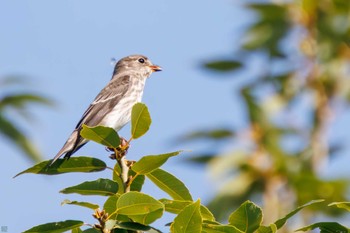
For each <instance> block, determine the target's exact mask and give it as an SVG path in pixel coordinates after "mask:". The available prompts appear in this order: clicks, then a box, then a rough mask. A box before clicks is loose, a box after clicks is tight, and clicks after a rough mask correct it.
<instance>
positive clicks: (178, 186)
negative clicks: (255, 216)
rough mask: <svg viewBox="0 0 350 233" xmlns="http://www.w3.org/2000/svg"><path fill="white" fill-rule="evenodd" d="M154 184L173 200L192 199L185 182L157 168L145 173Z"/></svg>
mask: <svg viewBox="0 0 350 233" xmlns="http://www.w3.org/2000/svg"><path fill="white" fill-rule="evenodd" d="M146 176H147V178H148V179H150V180H151V181H152V182H153V183H154V184H155V185H157V186H158V187H159V188H160V189H161V190H163V191H164V192H166V193H167V194H169V195H170V196H171V197H172V198H174V199H175V200H188V201H192V196H191V194H190V191H189V190H188V189H187V187H186V186H185V184H184V183H183V182H182V181H181V180H179V179H178V178H176V177H175V176H173V175H172V174H170V173H168V172H166V171H164V170H162V169H160V168H158V169H155V170H153V171H152V172H150V173H147V174H146Z"/></svg>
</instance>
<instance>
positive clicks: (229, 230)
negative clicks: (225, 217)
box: [202, 223, 244, 233]
mask: <svg viewBox="0 0 350 233" xmlns="http://www.w3.org/2000/svg"><path fill="white" fill-rule="evenodd" d="M202 232H203V233H221V232H222V233H244V232H243V231H240V230H239V229H237V228H236V227H234V226H231V225H218V224H211V223H203V224H202Z"/></svg>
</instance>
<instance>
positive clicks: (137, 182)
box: [129, 170, 145, 192]
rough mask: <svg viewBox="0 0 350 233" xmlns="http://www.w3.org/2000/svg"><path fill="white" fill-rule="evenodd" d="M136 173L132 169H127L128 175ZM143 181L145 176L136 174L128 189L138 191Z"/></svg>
mask: <svg viewBox="0 0 350 233" xmlns="http://www.w3.org/2000/svg"><path fill="white" fill-rule="evenodd" d="M135 175H136V173H135V172H134V171H133V170H129V176H135ZM144 183H145V176H144V175H138V176H137V177H136V178H135V179H134V180H133V181H132V183H131V185H130V191H138V192H140V191H141V189H142V186H143V184H144Z"/></svg>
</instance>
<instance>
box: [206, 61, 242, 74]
mask: <svg viewBox="0 0 350 233" xmlns="http://www.w3.org/2000/svg"><path fill="white" fill-rule="evenodd" d="M204 67H205V68H207V69H211V70H215V71H221V72H228V71H233V70H236V69H239V68H241V67H242V63H241V62H238V61H233V60H219V61H213V62H208V63H205V64H204Z"/></svg>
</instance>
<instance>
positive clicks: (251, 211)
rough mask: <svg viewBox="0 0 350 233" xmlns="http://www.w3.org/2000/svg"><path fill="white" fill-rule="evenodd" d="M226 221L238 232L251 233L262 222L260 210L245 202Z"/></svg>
mask: <svg viewBox="0 0 350 233" xmlns="http://www.w3.org/2000/svg"><path fill="white" fill-rule="evenodd" d="M228 221H229V223H230V225H232V226H235V227H236V228H238V229H239V230H241V231H243V232H247V233H252V232H254V231H255V230H257V229H258V228H259V226H260V224H261V222H262V211H261V208H260V207H258V206H257V205H255V204H254V203H253V202H251V201H246V202H244V203H243V204H242V205H241V206H240V207H239V208H238V209H237V210H235V211H234V212H233V213H232V214H231V215H230V217H229V220H228Z"/></svg>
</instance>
